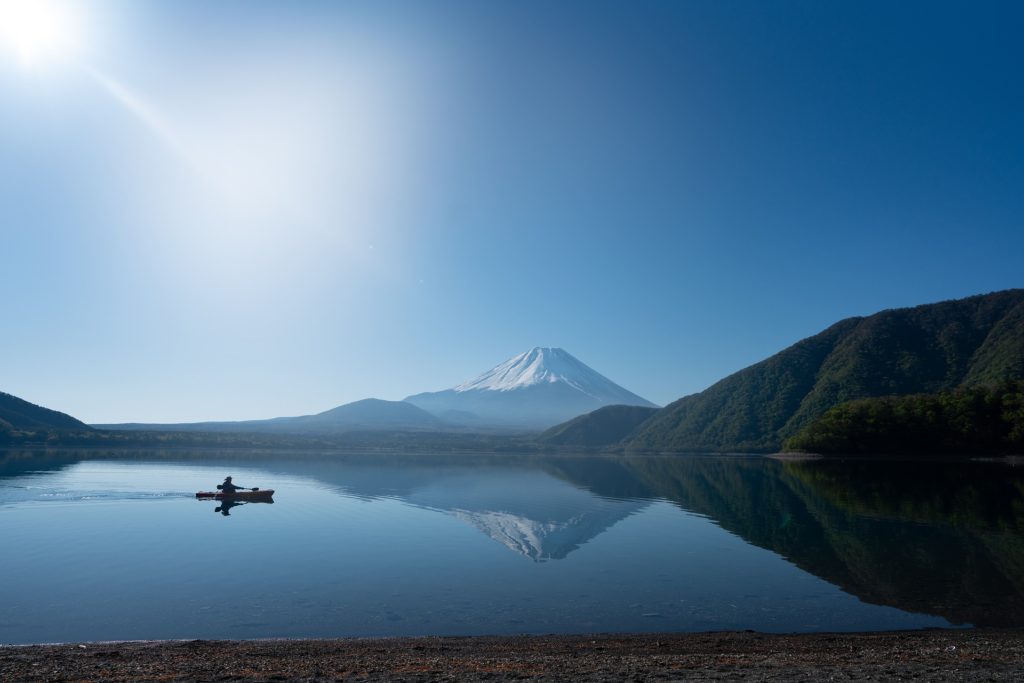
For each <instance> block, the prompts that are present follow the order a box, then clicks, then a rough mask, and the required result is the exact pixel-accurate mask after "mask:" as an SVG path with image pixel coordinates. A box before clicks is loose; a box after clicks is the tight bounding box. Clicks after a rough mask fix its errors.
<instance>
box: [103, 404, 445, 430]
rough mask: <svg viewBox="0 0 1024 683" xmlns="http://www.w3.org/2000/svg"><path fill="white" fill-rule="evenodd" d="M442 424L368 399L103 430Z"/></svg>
mask: <svg viewBox="0 0 1024 683" xmlns="http://www.w3.org/2000/svg"><path fill="white" fill-rule="evenodd" d="M442 425H443V422H442V421H441V420H440V419H438V418H437V417H435V416H433V415H431V414H430V413H428V412H427V411H425V410H422V409H420V408H417V407H416V406H414V405H411V404H409V403H404V402H402V401H383V400H381V399H376V398H366V399H363V400H361V401H354V402H352V403H346V404H344V405H340V406H338V407H337V408H332V409H330V410H325V411H324V412H322V413H317V414H315V415H300V416H297V417H275V418H271V419H269V420H243V421H238V422H189V423H180V424H143V423H126V424H107V425H95V426H96V427H99V428H102V429H113V430H128V431H167V432H242V433H244V432H259V433H268V432H273V433H282V434H300V433H307V434H338V433H342V432H352V431H358V430H381V429H394V430H429V429H436V428H438V427H441V426H442Z"/></svg>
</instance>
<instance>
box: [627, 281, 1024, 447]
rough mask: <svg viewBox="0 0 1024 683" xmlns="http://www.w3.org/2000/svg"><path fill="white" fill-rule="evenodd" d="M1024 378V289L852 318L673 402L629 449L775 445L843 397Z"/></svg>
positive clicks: (630, 440)
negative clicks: (696, 392)
mask: <svg viewBox="0 0 1024 683" xmlns="http://www.w3.org/2000/svg"><path fill="white" fill-rule="evenodd" d="M1021 378H1024V290H1022V289H1012V290H1005V291H1001V292H995V293H992V294H984V295H979V296H973V297H969V298H966V299H960V300H956V301H945V302H941V303H935V304H927V305H923V306H917V307H914V308H901V309H892V310H887V311H882V312H880V313H876V314H874V315H871V316H868V317H863V318H860V317H858V318H849V319H847V320H843V321H840V322H838V323H836V324H835V325H832V326H831V327H829V328H828V329H826V330H824V331H823V332H821V333H819V334H817V335H814V336H813V337H809V338H807V339H804V340H803V341H800V342H797V343H796V344H794V345H793V346H791V347H789V348H787V349H785V350H783V351H781V352H779V353H777V354H776V355H774V356H772V357H771V358H768V359H766V360H763V361H761V362H760V363H756V364H754V365H752V366H750V367H748V368H746V369H744V370H740V371H739V372H737V373H735V374H733V375H730V376H728V377H726V378H725V379H723V380H721V381H719V382H718V383H716V384H714V385H712V386H711V387H710V388H708V389H706V390H705V391H702V392H700V393H698V394H693V395H691V396H686V397H684V398H681V399H679V400H678V401H675V402H674V403H672V404H670V405H668V406H666V407H665V408H664V409H662V410H661V411H659V412H658V413H656V414H655V415H654V416H653V417H651V418H650V419H649V420H647V421H646V422H644V423H643V424H642V425H641V426H640V427H639V428H638V429H637V430H636V432H634V433H633V434H632V435H631V436H630V437H629V438H628V439H626V441H625V442H624V445H625V447H626V448H627V449H630V450H658V451H707V452H728V451H773V450H778V449H780V448H781V447H782V444H783V442H784V441H785V440H786V439H787V438H788V437H790V436H792V435H793V434H795V433H796V432H797V431H799V430H800V429H801V428H802V427H804V426H806V425H807V424H809V423H810V422H811V421H813V420H815V419H816V418H818V417H820V416H821V415H822V414H824V412H825V411H826V410H828V409H829V408H832V407H834V406H836V405H838V404H840V403H843V402H846V401H849V400H853V399H859V398H871V397H877V396H887V395H903V394H915V393H934V392H938V391H943V390H948V389H953V388H956V387H959V386H971V385H977V384H982V383H986V382H995V381H998V380H1003V379H1021Z"/></svg>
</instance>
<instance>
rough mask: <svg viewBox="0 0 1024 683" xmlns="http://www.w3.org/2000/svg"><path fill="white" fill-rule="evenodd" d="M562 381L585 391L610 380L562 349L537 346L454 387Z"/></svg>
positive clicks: (489, 387) (510, 387)
mask: <svg viewBox="0 0 1024 683" xmlns="http://www.w3.org/2000/svg"><path fill="white" fill-rule="evenodd" d="M555 382H563V383H565V384H568V385H570V386H573V387H575V388H577V389H579V390H580V391H582V392H584V393H587V394H589V393H591V392H589V391H587V388H588V387H591V388H593V389H598V390H600V389H602V388H607V385H612V386H614V384H613V383H612V382H611V380H609V379H607V378H605V377H604V376H602V375H600V374H598V373H597V372H595V371H594V370H591V369H590V368H588V367H587V366H586V365H584V364H583V363H581V362H580V361H578V360H576V359H575V358H573V357H572V355H570V354H569V353H568V352H567V351H565V350H563V349H559V348H552V347H543V346H536V347H534V348H532V349H530V350H529V351H525V352H523V353H521V354H519V355H518V356H515V357H513V358H509V359H508V360H507V361H505V362H504V363H501V364H499V365H497V366H495V367H493V368H491V369H490V370H488V371H487V372H485V373H484V374H482V375H480V376H479V377H477V378H475V379H471V380H470V381H468V382H463V383H462V384H460V385H458V386H457V387H454V390H455V391H458V392H462V391H473V390H484V391H511V390H513V389H521V388H523V387H529V386H533V385H535V384H553V383H555Z"/></svg>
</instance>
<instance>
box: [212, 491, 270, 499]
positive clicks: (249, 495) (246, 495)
mask: <svg viewBox="0 0 1024 683" xmlns="http://www.w3.org/2000/svg"><path fill="white" fill-rule="evenodd" d="M273 496H274V489H267V490H265V491H263V490H260V491H235V492H234V493H224V492H223V491H200V492H199V493H197V494H196V498H198V499H199V500H270V499H271V498H272V497H273Z"/></svg>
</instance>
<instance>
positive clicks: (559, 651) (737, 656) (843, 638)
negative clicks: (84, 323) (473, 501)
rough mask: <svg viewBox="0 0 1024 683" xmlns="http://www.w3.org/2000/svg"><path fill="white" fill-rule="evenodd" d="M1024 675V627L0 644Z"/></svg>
mask: <svg viewBox="0 0 1024 683" xmlns="http://www.w3.org/2000/svg"><path fill="white" fill-rule="evenodd" d="M907 678H913V679H916V680H925V681H933V680H934V681H1011V680H1022V679H1024V631H1017V630H990V629H979V630H950V631H947V630H933V631H903V632H895V633H859V634H797V635H774V634H763V633H753V632H742V633H731V632H730V633H689V634H644V635H593V636H521V637H485V638H479V637H474V638H387V639H345V640H261V641H202V640H193V641H162V642H123V643H82V644H63V645H28V646H4V647H0V680H3V681H216V680H251V681H282V680H303V681H333V680H371V681H376V680H388V681H396V680H397V681H445V680H479V681H483V680H488V681H494V680H523V679H535V680H574V681H576V680H582V681H627V680H628V681H645V680H737V679H742V680H745V681H765V680H840V681H842V680H900V679H907Z"/></svg>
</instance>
